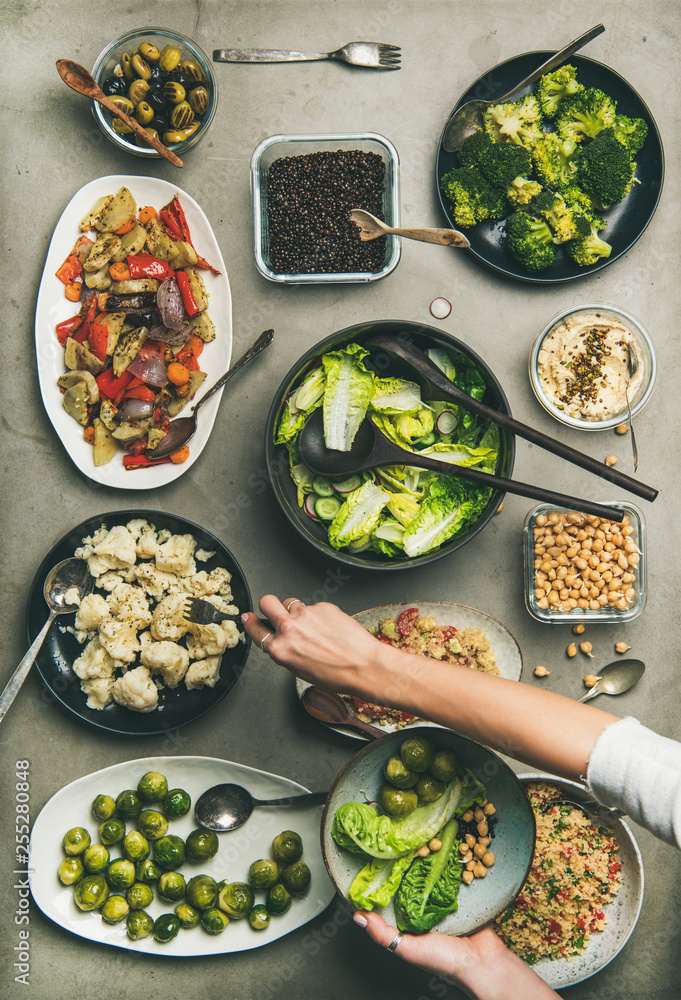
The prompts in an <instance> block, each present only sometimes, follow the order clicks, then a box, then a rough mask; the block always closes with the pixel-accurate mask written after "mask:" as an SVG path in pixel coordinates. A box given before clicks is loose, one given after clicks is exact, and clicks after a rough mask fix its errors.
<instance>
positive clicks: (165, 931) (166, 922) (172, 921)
mask: <svg viewBox="0 0 681 1000" xmlns="http://www.w3.org/2000/svg"><path fill="white" fill-rule="evenodd" d="M179 930H180V921H179V920H178V918H177V915H176V914H175V913H162V914H161V916H160V917H157V918H156V920H155V921H154V941H158V942H159V944H167V943H168V941H172V940H173V938H174V937H177V935H178V933H179Z"/></svg>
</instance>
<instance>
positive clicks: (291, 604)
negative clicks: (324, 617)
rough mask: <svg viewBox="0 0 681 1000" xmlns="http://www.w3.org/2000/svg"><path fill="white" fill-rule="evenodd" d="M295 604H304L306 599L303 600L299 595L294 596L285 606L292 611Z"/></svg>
mask: <svg viewBox="0 0 681 1000" xmlns="http://www.w3.org/2000/svg"><path fill="white" fill-rule="evenodd" d="M294 604H304V601H301V599H300V598H299V597H292V598H291V600H290V601H289V602H288V604H286V605H284V606H285V608H286V610H287V611H290V610H291V607H292V606H293V605H294Z"/></svg>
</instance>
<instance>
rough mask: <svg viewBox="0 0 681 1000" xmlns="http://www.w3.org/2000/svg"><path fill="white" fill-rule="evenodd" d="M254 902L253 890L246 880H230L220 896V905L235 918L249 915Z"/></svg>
mask: <svg viewBox="0 0 681 1000" xmlns="http://www.w3.org/2000/svg"><path fill="white" fill-rule="evenodd" d="M254 903H255V895H254V893H253V890H252V889H251V887H250V885H247V884H246V883H245V882H230V883H229V885H226V886H225V888H224V889H223V890H222V891H221V892H220V895H219V896H218V906H219V907H220V909H221V910H224V911H225V913H226V914H227V915H228V916H230V917H233V919H234V920H240V919H241V917H246V916H248V914H249V913H250V912H251V910H252V909H253V904H254Z"/></svg>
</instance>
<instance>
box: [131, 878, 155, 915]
mask: <svg viewBox="0 0 681 1000" xmlns="http://www.w3.org/2000/svg"><path fill="white" fill-rule="evenodd" d="M125 898H126V899H127V901H128V905H129V906H130V909H131V910H143V909H144V907H145V906H150V905H151V904H152V903H153V901H154V890H153V889H152V888H151V886H150V885H147V884H146V883H145V882H135V883H134V885H131V886H130V888H129V889H128V891H127V892H126V894H125Z"/></svg>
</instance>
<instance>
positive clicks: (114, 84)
mask: <svg viewBox="0 0 681 1000" xmlns="http://www.w3.org/2000/svg"><path fill="white" fill-rule="evenodd" d="M102 90H103V91H104V93H105V94H106V95H107V97H118V96H121V95H122V96H124V97H127V95H128V81H127V80H126V79H125V78H124V77H121V78H120V79H119V78H118V77H117V76H112V77H110V78H109V79H108V80H105V81H104V83H103V84H102Z"/></svg>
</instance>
